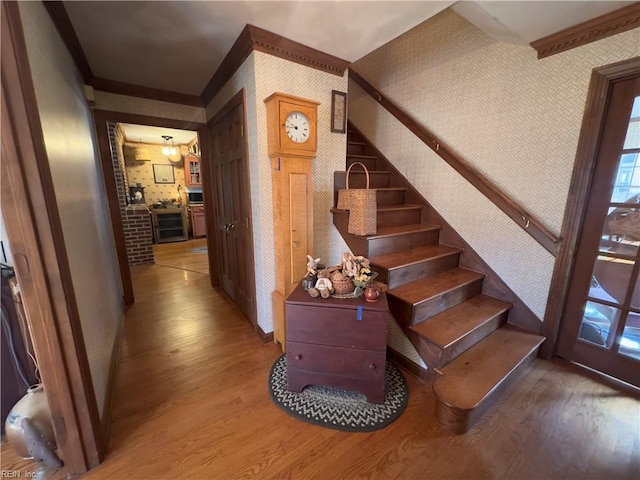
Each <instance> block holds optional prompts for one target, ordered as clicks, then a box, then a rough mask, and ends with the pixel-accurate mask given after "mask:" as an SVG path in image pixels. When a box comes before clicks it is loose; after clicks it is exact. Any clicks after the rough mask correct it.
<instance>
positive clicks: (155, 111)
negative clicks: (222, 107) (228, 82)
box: [95, 90, 205, 123]
mask: <svg viewBox="0 0 640 480" xmlns="http://www.w3.org/2000/svg"><path fill="white" fill-rule="evenodd" d="M95 98H96V105H95V108H97V109H99V110H109V111H114V112H124V113H134V114H137V115H148V116H150V117H161V118H171V119H175V120H184V121H188V122H198V123H204V121H205V120H204V117H205V110H204V108H201V107H191V106H189V105H179V104H177V103H170V102H161V101H159V100H151V99H148V98H139V97H130V96H128V95H119V94H117V93H108V92H101V91H98V90H96V92H95Z"/></svg>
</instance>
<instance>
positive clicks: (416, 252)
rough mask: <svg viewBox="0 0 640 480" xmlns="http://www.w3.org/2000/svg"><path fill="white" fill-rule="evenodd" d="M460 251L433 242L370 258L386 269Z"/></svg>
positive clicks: (372, 261) (373, 262)
mask: <svg viewBox="0 0 640 480" xmlns="http://www.w3.org/2000/svg"><path fill="white" fill-rule="evenodd" d="M460 252H462V250H461V249H459V248H455V247H450V246H448V245H441V244H435V245H426V246H424V247H419V248H414V249H413V250H408V251H402V252H397V253H389V254H386V255H380V256H378V257H374V258H371V259H370V260H371V263H372V264H375V265H377V266H380V267H383V268H386V269H387V270H393V269H395V268H400V267H404V266H406V265H411V264H414V263H418V262H421V261H424V260H427V259H434V258H439V257H443V256H445V255H451V254H454V253H460Z"/></svg>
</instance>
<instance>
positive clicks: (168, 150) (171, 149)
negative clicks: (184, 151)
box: [162, 135, 178, 156]
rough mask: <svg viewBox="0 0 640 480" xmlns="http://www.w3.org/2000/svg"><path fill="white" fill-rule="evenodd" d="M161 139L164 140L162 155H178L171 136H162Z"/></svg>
mask: <svg viewBox="0 0 640 480" xmlns="http://www.w3.org/2000/svg"><path fill="white" fill-rule="evenodd" d="M162 138H163V139H164V144H163V146H162V154H163V155H167V156H170V155H175V154H176V153H178V150H177V149H176V147H175V145H174V144H173V137H172V136H171V135H162ZM169 142H171V145H169Z"/></svg>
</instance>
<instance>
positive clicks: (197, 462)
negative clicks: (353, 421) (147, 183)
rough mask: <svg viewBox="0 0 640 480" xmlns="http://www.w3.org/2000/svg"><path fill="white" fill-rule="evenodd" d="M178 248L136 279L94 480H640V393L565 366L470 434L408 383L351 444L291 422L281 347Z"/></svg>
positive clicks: (520, 392)
mask: <svg viewBox="0 0 640 480" xmlns="http://www.w3.org/2000/svg"><path fill="white" fill-rule="evenodd" d="M188 243H191V242H188ZM176 245H179V244H168V245H167V250H171V249H176V251H173V252H172V253H171V255H173V256H174V259H173V261H171V262H170V263H171V266H160V265H149V266H140V267H134V268H133V269H132V274H133V279H134V287H135V295H136V299H137V301H136V303H135V304H134V305H133V306H131V307H130V308H129V310H128V311H127V314H126V324H125V327H124V338H123V346H122V353H121V360H120V366H119V371H118V376H117V381H116V392H115V399H114V411H113V423H112V427H111V441H110V447H109V448H110V452H109V455H108V457H107V459H106V460H105V462H104V463H103V464H102V465H100V466H99V467H97V468H96V469H94V470H92V471H91V472H89V473H87V474H85V475H84V476H83V477H82V478H83V479H87V480H94V479H109V480H119V479H128V480H132V479H133V480H135V479H140V480H147V479H149V480H151V479H153V480H155V479H213V480H218V479H220V480H223V479H225V480H226V479H241V478H243V479H248V478H255V479H276V478H277V479H285V478H286V479H294V480H297V479H319V480H324V479H339V478H340V479H342V478H358V479H360V478H367V479H416V480H417V479H427V478H429V479H437V478H453V479H458V478H460V479H475V478H505V479H563V478H575V479H587V478H591V479H622V478H636V479H637V478H638V477H639V476H640V400H639V399H638V397H637V396H636V395H637V393H636V392H633V391H629V390H626V389H624V388H622V387H620V386H618V385H616V384H614V383H612V382H610V381H608V380H605V379H603V378H601V377H597V376H595V375H593V374H591V373H590V372H587V371H584V370H582V369H580V368H578V367H576V366H574V365H569V364H567V363H565V362H563V361H560V360H554V361H544V360H540V359H536V360H535V361H534V365H533V367H532V368H531V369H530V370H528V371H527V372H526V373H525V374H524V375H523V376H522V377H521V379H520V381H518V382H517V384H516V385H514V386H513V387H512V388H511V389H510V390H509V391H508V392H507V394H506V395H505V396H504V399H503V400H502V401H501V402H500V403H499V404H498V405H497V408H493V409H491V410H490V411H489V412H488V413H487V414H486V415H485V416H484V417H483V419H482V420H481V421H480V422H479V424H478V425H476V426H475V427H474V428H472V429H471V430H470V431H469V433H467V434H466V435H462V436H456V435H453V434H451V433H448V432H446V431H444V430H442V429H441V428H439V427H438V425H437V423H436V420H435V417H434V409H435V399H434V395H433V392H432V389H431V386H430V385H427V384H424V383H422V382H421V381H419V380H417V379H415V378H414V377H412V376H410V375H409V374H406V377H407V380H408V384H409V388H410V398H409V405H408V406H407V409H406V411H405V412H404V413H403V415H402V416H401V417H400V418H399V419H398V420H397V421H396V422H394V423H393V424H391V425H389V426H388V427H386V428H385V429H383V430H379V431H377V432H372V433H343V432H337V431H333V430H328V429H323V428H320V427H317V426H313V425H309V424H306V423H303V422H301V421H299V420H296V419H294V418H292V417H289V416H287V415H286V414H285V413H283V412H282V411H280V410H279V409H278V408H277V407H276V406H275V405H274V404H273V403H272V402H271V400H270V398H269V394H268V392H267V377H268V373H269V369H270V367H271V364H272V363H273V361H275V359H276V358H278V356H279V355H280V352H279V349H278V347H276V346H275V345H274V344H267V345H265V344H263V343H262V342H261V341H260V339H259V338H258V337H257V335H256V334H255V333H254V332H253V328H252V326H251V324H250V323H249V321H248V320H247V319H246V318H244V317H243V316H242V314H241V313H240V310H239V309H238V308H237V307H236V306H235V305H234V304H233V303H232V302H231V301H230V300H229V299H228V298H227V297H226V296H225V295H224V294H222V293H221V292H220V291H216V290H213V289H212V288H211V287H210V286H209V279H208V276H207V275H206V274H204V273H199V269H200V268H204V267H206V261H207V260H206V257H207V256H206V255H205V254H200V256H201V257H202V258H201V260H200V261H202V262H203V265H200V266H198V265H196V261H193V260H189V261H187V260H184V262H185V265H186V264H189V265H190V268H189V270H181V269H179V268H177V267H176V265H178V264H179V262H181V261H182V260H180V259H179V258H178V257H179V254H178V253H177V250H178V247H177V246H176ZM181 245H183V247H184V248H185V249H186V248H187V247H188V248H192V246H191V245H188V244H187V243H182V244H181ZM162 247H164V245H163V246H162ZM169 247H171V248H169ZM165 253H166V254H167V256H169V253H168V252H160V253H158V257H157V258H158V260H159V261H160V262H163V260H162V259H163V255H164V254H165ZM185 253H186V252H185ZM191 262H193V263H191ZM162 264H163V265H168V264H165V263H164V262H163V263H162ZM1 462H2V463H1V467H2V472H9V473H12V472H18V473H21V474H22V478H25V477H26V473H25V472H31V471H34V470H35V469H34V466H33V464H32V463H30V462H25V461H22V460H19V459H16V456H15V454H14V453H13V452H12V451H11V450H10V447H8V446H7V445H6V444H3V445H2V459H1ZM3 475H4V473H3ZM4 476H5V477H6V475H4ZM56 477H58V478H62V477H61V475H60V474H57V475H56Z"/></svg>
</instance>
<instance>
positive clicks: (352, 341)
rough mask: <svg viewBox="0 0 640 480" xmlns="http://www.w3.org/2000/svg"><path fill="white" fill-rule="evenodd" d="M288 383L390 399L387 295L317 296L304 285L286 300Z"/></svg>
mask: <svg viewBox="0 0 640 480" xmlns="http://www.w3.org/2000/svg"><path fill="white" fill-rule="evenodd" d="M285 310H286V322H287V329H286V332H287V338H286V347H287V382H288V388H289V390H291V391H294V392H300V391H302V389H303V388H304V387H305V386H307V385H326V386H331V387H338V388H346V389H350V390H357V391H359V392H362V393H364V394H365V395H366V397H367V401H369V402H371V403H382V402H383V401H384V378H385V365H386V355H387V350H386V347H387V315H388V306H387V298H386V295H385V294H384V293H381V294H380V298H379V300H378V301H377V302H375V303H369V302H366V301H365V300H364V297H360V298H349V299H336V298H330V299H323V298H312V297H310V296H309V295H308V294H307V292H305V291H304V289H303V288H302V287H301V286H298V287H296V289H295V290H294V291H293V292H292V293H291V295H290V296H289V297H288V298H287V300H286V302H285Z"/></svg>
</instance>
